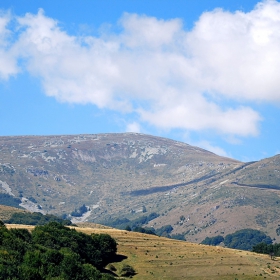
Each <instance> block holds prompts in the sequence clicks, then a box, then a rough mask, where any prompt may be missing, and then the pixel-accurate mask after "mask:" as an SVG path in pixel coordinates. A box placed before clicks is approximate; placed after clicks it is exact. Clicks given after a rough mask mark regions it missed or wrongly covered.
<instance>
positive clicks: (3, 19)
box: [0, 10, 18, 80]
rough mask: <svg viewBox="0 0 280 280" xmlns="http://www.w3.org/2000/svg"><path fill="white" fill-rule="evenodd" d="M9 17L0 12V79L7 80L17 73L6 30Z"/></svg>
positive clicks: (8, 34)
mask: <svg viewBox="0 0 280 280" xmlns="http://www.w3.org/2000/svg"><path fill="white" fill-rule="evenodd" d="M10 20H11V17H10V14H9V13H4V12H2V11H1V10H0V79H4V80H6V79H8V78H9V76H11V75H14V74H16V73H17V72H18V68H17V66H16V64H17V57H16V56H15V55H14V53H13V51H12V49H11V46H10V43H9V37H10V35H11V34H10V33H11V32H10V31H9V30H8V28H7V25H8V23H9V22H10Z"/></svg>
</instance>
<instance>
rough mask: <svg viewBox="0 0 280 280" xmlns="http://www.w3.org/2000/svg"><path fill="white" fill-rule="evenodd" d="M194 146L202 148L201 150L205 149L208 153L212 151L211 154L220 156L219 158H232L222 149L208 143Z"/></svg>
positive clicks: (202, 142) (201, 142)
mask: <svg viewBox="0 0 280 280" xmlns="http://www.w3.org/2000/svg"><path fill="white" fill-rule="evenodd" d="M193 145H195V146H198V147H201V148H204V149H206V150H207V151H210V152H212V153H214V154H216V155H219V156H223V157H230V156H229V155H228V154H227V152H226V151H225V150H224V149H222V148H221V147H218V146H215V145H212V144H211V143H210V142H208V141H200V142H198V143H195V144H193Z"/></svg>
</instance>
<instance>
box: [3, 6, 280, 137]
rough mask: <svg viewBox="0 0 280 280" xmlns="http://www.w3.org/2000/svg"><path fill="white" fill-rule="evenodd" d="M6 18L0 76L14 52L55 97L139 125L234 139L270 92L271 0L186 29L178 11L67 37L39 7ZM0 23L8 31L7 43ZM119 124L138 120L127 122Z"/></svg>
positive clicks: (276, 91)
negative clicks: (13, 19) (11, 24)
mask: <svg viewBox="0 0 280 280" xmlns="http://www.w3.org/2000/svg"><path fill="white" fill-rule="evenodd" d="M8 21H9V19H7V17H5V15H2V16H1V21H0V32H1V34H2V35H1V36H0V40H1V42H0V65H1V59H2V60H3V61H4V59H5V58H7V59H8V61H10V62H11V64H10V65H11V68H10V70H7V69H6V68H5V67H3V69H2V68H1V67H0V74H1V76H0V77H2V78H7V77H8V76H9V75H12V74H15V73H16V72H17V71H18V69H17V67H16V64H15V63H14V61H16V60H18V59H21V60H23V61H24V63H22V69H21V70H22V71H24V70H27V71H29V72H30V73H31V74H32V75H34V76H37V77H38V78H39V79H40V80H41V81H42V84H43V87H44V90H45V93H46V94H47V95H48V96H52V97H55V98H56V99H57V100H59V101H61V102H69V103H80V104H86V103H91V104H94V105H96V106H97V107H99V108H108V109H112V110H116V111H118V112H121V113H123V114H126V113H136V115H137V117H138V118H140V121H141V125H143V124H145V123H146V124H149V125H153V126H155V127H158V128H161V129H166V130H170V129H183V130H191V131H201V130H212V131H214V132H217V133H220V134H224V135H227V136H228V137H233V138H234V137H246V136H256V135H257V134H258V133H259V123H260V121H261V119H262V117H261V116H260V114H259V113H258V112H257V111H255V110H254V109H253V106H252V105H250V102H259V101H265V102H272V103H273V102H279V101H280V80H279V78H278V73H279V70H280V31H279V30H280V3H278V2H277V1H274V0H271V1H264V2H260V3H259V4H258V5H257V6H256V7H255V8H254V9H253V10H252V11H251V12H249V13H244V12H241V11H237V12H235V13H230V12H226V11H223V10H221V9H217V10H214V11H210V12H205V13H203V14H202V15H201V17H200V18H199V20H198V21H197V22H196V23H195V26H194V28H193V29H192V30H190V31H186V30H184V29H183V24H182V21H181V20H180V19H171V20H162V19H157V18H154V17H148V16H145V15H136V14H124V15H123V16H122V18H121V19H120V21H119V24H120V26H121V28H122V31H121V32H119V33H110V32H109V31H108V30H106V31H105V33H103V34H102V35H101V36H99V37H94V36H82V37H78V36H70V35H69V34H67V32H66V31H64V30H62V29H61V28H60V27H59V25H58V22H57V21H56V20H54V19H52V18H49V17H47V16H46V15H45V14H44V12H43V10H39V12H38V14H35V15H34V14H26V15H25V16H23V17H19V18H17V22H18V25H19V26H20V28H21V29H20V30H21V31H20V32H16V31H15V30H13V29H12V28H10V30H8V29H7V22H8ZM7 32H8V33H14V37H15V38H14V43H13V45H12V46H9V47H8V48H7V47H5V46H4V47H3V44H4V45H5V43H7V42H9V40H8V39H7V35H6V34H7ZM3 34H4V35H3ZM1 51H2V52H3V53H4V54H2V53H1ZM3 63H4V64H5V65H7V64H8V62H5V61H4V62H3ZM252 104H253V103H252ZM139 125H140V124H139ZM128 128H131V129H134V130H135V129H136V130H137V129H139V127H137V123H133V122H132V123H131V124H130V125H128Z"/></svg>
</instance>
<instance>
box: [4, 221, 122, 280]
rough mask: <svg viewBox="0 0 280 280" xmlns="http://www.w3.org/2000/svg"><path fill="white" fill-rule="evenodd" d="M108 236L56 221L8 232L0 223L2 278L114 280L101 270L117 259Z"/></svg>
mask: <svg viewBox="0 0 280 280" xmlns="http://www.w3.org/2000/svg"><path fill="white" fill-rule="evenodd" d="M116 251H117V243H116V241H115V240H114V239H113V238H112V237H111V236H109V235H108V234H91V235H88V234H84V233H82V232H77V231H76V230H75V229H70V228H67V227H65V226H63V225H61V224H59V223H57V222H51V223H49V224H47V225H44V226H36V227H35V229H34V230H33V231H32V232H31V233H30V232H29V231H28V230H27V229H15V228H13V229H10V230H9V229H7V228H6V226H5V225H4V223H3V222H0V279H1V280H2V279H3V280H4V279H23V280H30V279H38V280H44V279H64V280H72V279H77V280H92V279H102V280H111V279H115V278H114V277H113V276H111V275H108V274H102V273H101V271H100V270H101V269H102V268H103V267H105V266H106V265H107V264H108V263H110V262H111V261H112V260H113V259H114V258H115V256H116Z"/></svg>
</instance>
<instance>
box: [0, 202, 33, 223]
mask: <svg viewBox="0 0 280 280" xmlns="http://www.w3.org/2000/svg"><path fill="white" fill-rule="evenodd" d="M17 212H27V211H25V210H24V209H19V208H15V207H10V206H5V205H0V220H1V221H2V220H8V219H10V218H11V216H12V215H13V214H14V213H17Z"/></svg>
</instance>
